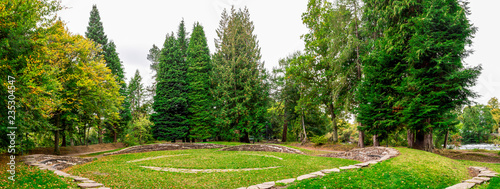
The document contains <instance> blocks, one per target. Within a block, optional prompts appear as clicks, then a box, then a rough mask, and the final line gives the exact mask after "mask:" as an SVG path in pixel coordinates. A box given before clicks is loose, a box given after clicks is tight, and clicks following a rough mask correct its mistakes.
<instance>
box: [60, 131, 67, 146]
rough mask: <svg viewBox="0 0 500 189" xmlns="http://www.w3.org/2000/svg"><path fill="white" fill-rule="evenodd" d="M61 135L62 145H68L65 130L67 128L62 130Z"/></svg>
mask: <svg viewBox="0 0 500 189" xmlns="http://www.w3.org/2000/svg"><path fill="white" fill-rule="evenodd" d="M61 137H62V144H61V147H66V132H65V130H62V131H61Z"/></svg>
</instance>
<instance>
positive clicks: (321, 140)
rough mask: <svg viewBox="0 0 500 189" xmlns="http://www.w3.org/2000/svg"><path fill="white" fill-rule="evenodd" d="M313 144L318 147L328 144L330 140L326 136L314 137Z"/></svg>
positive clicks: (312, 138)
mask: <svg viewBox="0 0 500 189" xmlns="http://www.w3.org/2000/svg"><path fill="white" fill-rule="evenodd" d="M311 142H312V143H314V144H316V145H323V144H326V143H328V138H326V136H325V135H319V136H313V137H311Z"/></svg>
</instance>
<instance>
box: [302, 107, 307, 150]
mask: <svg viewBox="0 0 500 189" xmlns="http://www.w3.org/2000/svg"><path fill="white" fill-rule="evenodd" d="M302 131H303V133H304V134H303V135H304V137H303V138H302V144H304V143H306V142H307V133H306V125H305V123H304V110H302Z"/></svg>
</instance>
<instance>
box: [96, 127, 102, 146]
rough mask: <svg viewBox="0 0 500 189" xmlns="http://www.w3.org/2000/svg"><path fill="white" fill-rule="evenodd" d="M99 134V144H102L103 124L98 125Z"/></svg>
mask: <svg viewBox="0 0 500 189" xmlns="http://www.w3.org/2000/svg"><path fill="white" fill-rule="evenodd" d="M97 135H98V137H97V138H98V139H99V144H102V128H101V126H98V127H97Z"/></svg>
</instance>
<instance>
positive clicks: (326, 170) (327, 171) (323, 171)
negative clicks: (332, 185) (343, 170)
mask: <svg viewBox="0 0 500 189" xmlns="http://www.w3.org/2000/svg"><path fill="white" fill-rule="evenodd" d="M321 172H322V173H325V174H328V173H331V172H340V169H337V168H335V169H324V170H321Z"/></svg>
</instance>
